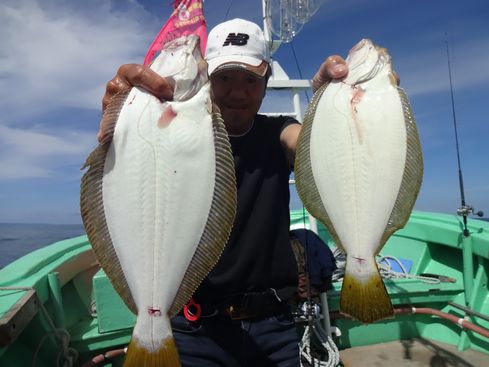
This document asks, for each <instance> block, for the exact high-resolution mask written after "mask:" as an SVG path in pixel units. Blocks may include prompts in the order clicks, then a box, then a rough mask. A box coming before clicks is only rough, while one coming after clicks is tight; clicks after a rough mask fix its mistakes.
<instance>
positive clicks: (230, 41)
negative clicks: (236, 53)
mask: <svg viewBox="0 0 489 367" xmlns="http://www.w3.org/2000/svg"><path fill="white" fill-rule="evenodd" d="M249 38H250V36H248V35H247V34H246V33H229V34H228V36H227V38H226V40H225V41H224V43H223V44H222V45H223V47H224V46H229V45H233V46H244V45H246V44H247V43H248V39H249Z"/></svg>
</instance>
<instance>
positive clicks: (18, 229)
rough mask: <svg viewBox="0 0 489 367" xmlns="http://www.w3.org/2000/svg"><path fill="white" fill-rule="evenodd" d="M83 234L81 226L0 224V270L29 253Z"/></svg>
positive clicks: (83, 230)
mask: <svg viewBox="0 0 489 367" xmlns="http://www.w3.org/2000/svg"><path fill="white" fill-rule="evenodd" d="M83 234H85V229H84V228H83V226H82V225H81V224H30V223H29V224H26V223H0V269H1V268H3V267H5V265H7V264H9V263H11V262H12V261H14V260H16V259H18V258H20V257H22V256H24V255H26V254H28V253H29V252H31V251H34V250H37V249H39V248H41V247H44V246H47V245H50V244H52V243H54V242H57V241H61V240H64V239H67V238H71V237H77V236H80V235H83Z"/></svg>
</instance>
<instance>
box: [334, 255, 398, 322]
mask: <svg viewBox="0 0 489 367" xmlns="http://www.w3.org/2000/svg"><path fill="white" fill-rule="evenodd" d="M374 266H375V268H374V269H371V271H369V272H368V273H367V274H365V273H364V274H362V276H361V277H360V276H358V275H357V274H356V273H357V272H355V273H354V272H352V271H349V270H348V262H347V268H346V271H345V277H344V279H343V286H342V288H341V295H340V311H341V312H342V313H344V314H347V315H349V316H351V317H353V318H355V319H357V320H359V321H361V322H363V323H372V322H375V321H377V320H380V319H384V318H387V317H392V316H394V309H393V307H392V303H391V300H390V297H389V295H388V293H387V290H386V288H385V285H384V282H383V281H382V278H381V277H380V273H379V271H378V269H377V267H376V265H375V262H374Z"/></svg>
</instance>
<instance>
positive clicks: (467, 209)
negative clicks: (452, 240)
mask: <svg viewBox="0 0 489 367" xmlns="http://www.w3.org/2000/svg"><path fill="white" fill-rule="evenodd" d="M445 45H446V49H447V62H448V78H449V80H450V96H451V101H452V117H453V128H454V131H455V147H456V151H457V164H458V182H459V187H460V199H461V206H460V208H458V209H457V214H458V215H461V216H462V218H463V223H464V230H463V234H464V236H465V237H469V236H470V232H469V229H468V228H467V217H468V216H469V215H470V214H472V213H474V208H473V207H472V206H471V205H467V204H466V202H465V190H464V179H463V175H462V165H461V163H460V149H459V144H458V130H457V117H456V114H455V99H454V97H453V83H452V67H451V63H450V52H449V50H448V37H447V34H446V33H445ZM475 214H476V215H477V216H479V217H482V216H483V215H484V213H483V212H482V211H478V212H477V213H475Z"/></svg>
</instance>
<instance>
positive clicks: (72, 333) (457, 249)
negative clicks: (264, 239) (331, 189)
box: [0, 211, 489, 367]
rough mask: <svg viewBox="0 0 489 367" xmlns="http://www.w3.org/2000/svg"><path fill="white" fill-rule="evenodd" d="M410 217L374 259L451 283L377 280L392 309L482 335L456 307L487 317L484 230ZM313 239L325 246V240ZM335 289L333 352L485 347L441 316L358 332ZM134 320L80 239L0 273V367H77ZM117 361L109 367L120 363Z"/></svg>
mask: <svg viewBox="0 0 489 367" xmlns="http://www.w3.org/2000/svg"><path fill="white" fill-rule="evenodd" d="M291 224H292V227H297V226H303V225H306V226H307V225H308V220H307V217H306V218H304V215H303V211H293V212H292V213H291ZM468 224H469V227H468V228H469V231H470V236H469V237H465V236H464V235H463V225H462V221H461V218H460V217H457V216H453V215H446V214H436V213H426V212H414V213H413V215H412V216H411V218H410V220H409V222H408V224H407V225H406V227H405V228H404V229H402V230H399V231H398V232H396V233H395V234H394V236H392V237H391V239H390V240H389V241H388V243H387V244H386V245H385V247H384V248H383V249H382V253H381V254H382V255H384V256H386V255H389V256H394V257H396V258H399V259H403V260H407V261H409V262H410V263H411V262H412V267H411V270H410V274H421V273H430V274H438V275H442V276H445V277H447V278H443V279H450V280H451V281H446V282H440V283H438V284H428V283H424V282H421V281H419V280H417V279H388V280H385V284H386V287H387V290H388V292H389V294H390V296H391V299H392V303H393V305H394V307H396V308H400V307H405V306H406V305H409V306H414V307H417V308H420V307H422V308H429V309H435V310H438V311H442V312H444V313H447V314H450V315H454V316H457V317H458V318H464V317H466V319H467V320H468V321H470V322H471V323H473V324H475V325H478V326H480V327H482V328H485V329H489V322H488V321H487V320H485V319H484V318H481V317H478V316H476V315H472V314H467V315H466V314H465V311H463V310H461V309H460V307H459V306H457V305H461V306H463V307H468V308H470V310H473V311H475V312H477V313H479V314H483V315H489V292H488V273H489V223H488V222H484V221H479V220H470V219H469V222H468ZM318 230H319V234H320V236H321V237H322V238H323V239H324V240H325V242H326V243H327V244H328V245H329V246H333V245H334V244H333V243H332V241H331V239H330V237H329V235H328V233H327V231H326V230H325V229H324V227H322V226H321V225H319V228H318ZM340 290H341V282H335V283H333V289H332V290H331V291H329V292H328V305H329V311H330V313H331V317H332V324H334V325H335V326H336V327H338V328H339V329H340V330H341V333H342V334H341V336H339V337H337V338H335V342H336V344H337V345H338V347H339V348H340V349H345V350H346V349H348V348H354V347H359V346H368V345H378V344H379V343H387V342H391V341H402V340H414V339H422V340H429V341H433V342H442V343H446V344H449V345H451V346H454V347H455V348H457V349H456V350H457V351H459V353H461V355H463V353H466V351H472V352H474V351H475V352H479V353H483V354H484V355H487V365H489V339H488V338H487V337H484V336H482V335H480V334H479V333H476V332H473V331H470V330H469V331H468V330H466V329H463V328H461V327H460V326H459V325H457V324H454V323H453V322H451V321H449V320H446V319H444V318H441V317H437V316H432V315H426V314H400V315H397V316H396V317H395V318H393V319H389V320H383V321H379V322H376V323H373V324H369V325H362V324H360V323H358V322H356V321H353V320H351V319H348V318H345V317H343V316H341V315H340V314H339V313H338V305H339V294H340ZM134 321H135V316H134V315H133V314H131V312H130V311H129V310H128V309H127V307H126V306H125V305H124V304H123V302H122V301H121V299H120V298H119V296H118V295H117V294H116V293H115V291H114V289H113V288H112V286H111V284H110V282H109V281H108V279H107V278H106V277H105V274H104V273H103V272H102V271H101V270H100V268H99V266H98V264H97V261H96V259H95V257H94V255H93V253H92V250H91V246H90V244H89V242H88V240H87V238H86V236H81V237H76V238H72V239H69V240H65V241H61V242H58V243H55V244H52V245H50V246H47V247H45V248H42V249H40V250H37V251H35V252H32V253H30V254H29V255H27V256H24V257H22V258H20V259H18V260H17V261H15V262H13V263H11V264H9V265H8V266H6V267H5V268H3V269H2V270H0V366H4V367H10V366H12V367H14V366H15V367H18V366H36V367H42V366H46V367H51V366H56V365H62V363H61V362H62V361H63V359H64V358H65V359H67V360H71V361H73V365H82V364H83V363H85V362H87V361H89V360H90V359H91V358H92V357H93V356H95V355H98V354H101V353H104V352H106V351H108V350H114V349H117V348H122V347H124V346H125V345H127V343H128V342H129V339H130V336H131V332H132V326H133V325H134ZM121 359H122V358H121V357H119V358H118V359H115V360H114V361H113V362H112V363H113V365H120V364H121ZM109 365H110V364H109Z"/></svg>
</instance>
